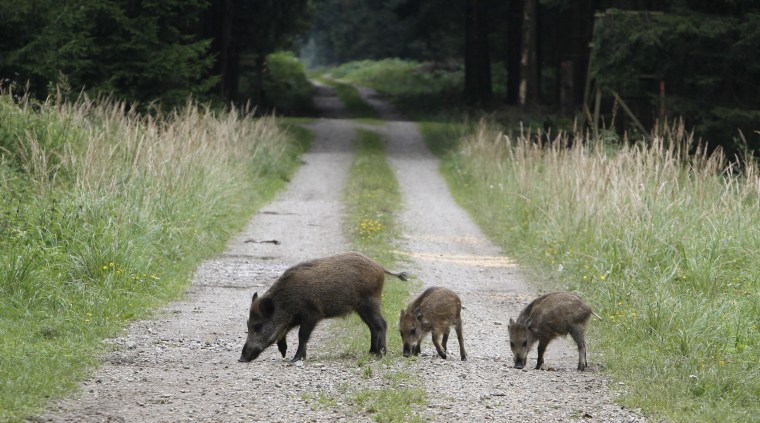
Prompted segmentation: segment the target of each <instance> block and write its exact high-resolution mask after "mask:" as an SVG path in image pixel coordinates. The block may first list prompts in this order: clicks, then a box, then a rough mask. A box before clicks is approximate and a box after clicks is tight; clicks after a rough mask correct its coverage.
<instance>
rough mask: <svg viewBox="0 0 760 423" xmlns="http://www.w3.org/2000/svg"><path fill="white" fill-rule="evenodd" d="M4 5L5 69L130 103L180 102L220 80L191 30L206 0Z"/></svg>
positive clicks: (0, 66) (0, 69)
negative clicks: (211, 73)
mask: <svg viewBox="0 0 760 423" xmlns="http://www.w3.org/2000/svg"><path fill="white" fill-rule="evenodd" d="M12 3H14V4H13V5H12V7H11V6H9V5H7V4H6V5H3V7H2V10H3V14H2V15H1V16H0V34H2V35H3V36H2V37H1V38H2V41H0V49H1V50H2V52H1V53H0V54H1V55H2V57H3V59H2V62H0V73H1V74H2V76H3V77H4V78H8V79H14V80H16V81H15V82H17V83H20V84H24V83H26V81H29V83H30V85H31V87H30V88H31V89H32V90H34V91H36V92H38V93H40V92H45V91H46V89H47V88H46V87H48V85H49V84H51V83H52V84H63V85H66V86H70V87H71V88H72V89H73V90H77V91H78V90H80V89H85V90H87V91H91V92H104V93H108V94H111V95H114V96H117V97H122V98H126V99H131V100H140V101H150V100H153V99H156V98H159V97H160V98H163V99H165V100H167V101H169V102H177V101H182V100H183V99H184V98H185V97H187V96H188V95H189V94H198V95H201V94H204V93H205V92H207V91H208V89H209V88H210V86H211V85H213V84H214V83H215V79H214V78H209V75H208V70H209V69H210V67H211V64H212V57H211V56H209V55H208V53H207V51H208V46H209V42H208V41H206V40H199V39H198V37H196V36H195V35H194V33H195V31H196V27H197V23H198V16H199V13H200V11H201V10H203V8H204V7H205V2H204V1H203V0H174V1H171V0H156V1H147V0H145V1H116V0H98V1H92V0H74V1H67V2H58V1H53V0H43V1H34V2H12Z"/></svg>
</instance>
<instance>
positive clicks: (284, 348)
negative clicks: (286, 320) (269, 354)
mask: <svg viewBox="0 0 760 423" xmlns="http://www.w3.org/2000/svg"><path fill="white" fill-rule="evenodd" d="M277 349H278V350H280V354H282V358H285V353H286V352H288V342H287V340H286V339H285V335H283V337H282V339H280V340H279V341H277Z"/></svg>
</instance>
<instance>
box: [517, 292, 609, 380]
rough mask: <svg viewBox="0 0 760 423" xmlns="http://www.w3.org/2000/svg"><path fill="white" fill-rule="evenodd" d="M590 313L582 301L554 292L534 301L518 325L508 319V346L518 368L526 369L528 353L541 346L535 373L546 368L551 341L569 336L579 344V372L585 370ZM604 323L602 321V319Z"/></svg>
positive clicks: (573, 296)
mask: <svg viewBox="0 0 760 423" xmlns="http://www.w3.org/2000/svg"><path fill="white" fill-rule="evenodd" d="M592 313H593V314H594V316H596V317H597V318H600V317H599V315H597V314H596V313H594V312H593V311H591V307H589V306H588V305H587V304H586V303H584V302H583V300H581V299H580V297H578V296H577V295H575V294H572V293H570V292H552V293H550V294H546V295H543V296H540V297H538V298H536V299H535V300H533V302H531V303H530V304H528V306H527V307H525V309H524V310H523V311H522V312H521V313H520V315H519V316H518V317H517V321H516V322H515V321H514V320H512V319H509V326H508V330H509V346H510V348H512V354H513V355H514V360H515V368H517V369H522V368H523V367H525V364H526V360H527V358H528V352H529V351H530V349H531V348H532V347H533V344H535V343H536V342H538V361H537V362H536V369H537V370H538V369H540V368H541V366H542V365H543V364H544V351H546V346H547V345H549V342H551V340H552V339H554V338H555V337H557V336H564V335H567V334H568V333H569V334H570V336H572V337H573V340H574V341H575V343H576V344H578V370H585V369H586V367H587V363H586V340H585V335H584V334H585V331H586V322H587V321H588V318H589V316H590V315H591V314H592ZM600 319H601V318H600Z"/></svg>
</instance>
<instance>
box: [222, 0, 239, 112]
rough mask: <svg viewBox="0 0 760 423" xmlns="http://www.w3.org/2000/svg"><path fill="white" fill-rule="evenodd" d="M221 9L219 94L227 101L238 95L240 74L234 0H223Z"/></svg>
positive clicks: (235, 98)
mask: <svg viewBox="0 0 760 423" xmlns="http://www.w3.org/2000/svg"><path fill="white" fill-rule="evenodd" d="M223 7H224V9H223V11H222V13H223V17H222V37H221V38H222V41H221V52H220V53H221V54H220V59H219V60H220V61H221V69H220V70H221V82H220V87H219V88H220V94H221V95H222V96H223V97H224V98H225V99H227V100H228V101H235V100H237V97H238V79H239V76H240V51H239V49H238V44H237V40H236V39H235V34H234V32H233V30H234V28H235V16H236V15H237V7H236V0H224V6H223Z"/></svg>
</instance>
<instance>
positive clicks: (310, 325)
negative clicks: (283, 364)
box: [277, 320, 317, 363]
mask: <svg viewBox="0 0 760 423" xmlns="http://www.w3.org/2000/svg"><path fill="white" fill-rule="evenodd" d="M316 326H317V322H316V321H313V320H304V321H302V322H301V326H300V327H299V328H298V349H297V350H296V355H295V356H294V357H293V359H292V360H290V362H291V363H295V362H296V361H298V360H303V359H305V358H306V343H307V342H309V337H311V332H312V331H313V330H314V327H316ZM283 343H284V341H283ZM277 345H278V346H279V345H280V344H279V342H278V343H277Z"/></svg>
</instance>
